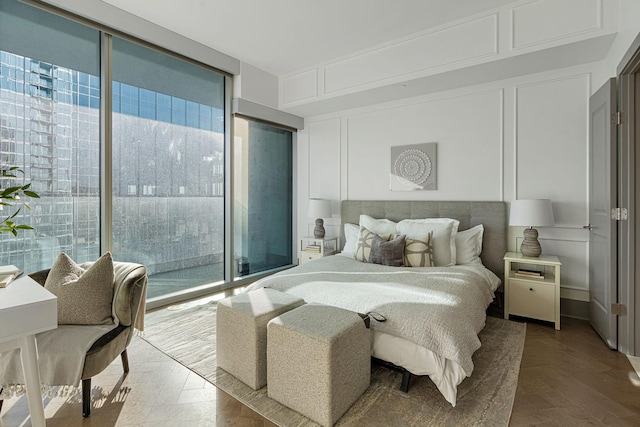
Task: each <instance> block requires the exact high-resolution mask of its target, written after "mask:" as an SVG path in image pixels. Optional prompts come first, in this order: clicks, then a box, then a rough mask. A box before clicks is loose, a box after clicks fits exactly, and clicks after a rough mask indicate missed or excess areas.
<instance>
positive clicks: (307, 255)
mask: <svg viewBox="0 0 640 427" xmlns="http://www.w3.org/2000/svg"><path fill="white" fill-rule="evenodd" d="M337 252H338V238H337V237H325V238H322V239H317V238H315V237H302V238H301V239H300V246H299V247H298V258H299V259H300V261H299V262H300V264H304V263H305V262H309V261H313V260H314V259H319V258H324V257H326V256H329V255H333V254H335V253H337Z"/></svg>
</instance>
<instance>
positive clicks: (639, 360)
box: [627, 355, 640, 388]
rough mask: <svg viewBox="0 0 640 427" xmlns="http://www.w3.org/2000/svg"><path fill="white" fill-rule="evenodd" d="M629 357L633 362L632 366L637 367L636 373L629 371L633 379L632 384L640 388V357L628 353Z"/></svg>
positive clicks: (630, 377)
mask: <svg viewBox="0 0 640 427" xmlns="http://www.w3.org/2000/svg"><path fill="white" fill-rule="evenodd" d="M627 357H628V358H629V362H631V366H633V369H635V373H634V372H629V381H631V384H633V385H634V386H635V387H638V388H640V357H638V356H629V355H627Z"/></svg>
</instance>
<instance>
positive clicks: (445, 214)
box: [340, 200, 507, 280]
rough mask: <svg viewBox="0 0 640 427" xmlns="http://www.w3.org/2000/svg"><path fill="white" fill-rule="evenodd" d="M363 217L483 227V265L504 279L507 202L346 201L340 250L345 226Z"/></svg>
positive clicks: (465, 227)
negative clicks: (450, 220)
mask: <svg viewBox="0 0 640 427" xmlns="http://www.w3.org/2000/svg"><path fill="white" fill-rule="evenodd" d="M360 214H366V215H369V216H371V217H373V218H378V219H381V218H387V219H390V220H392V221H396V222H397V221H400V220H402V219H420V218H453V219H457V220H458V221H460V225H459V227H458V229H459V230H466V229H468V228H471V227H474V226H476V225H478V224H482V225H483V226H484V236H483V240H482V254H481V258H482V262H483V264H484V265H485V266H486V267H487V268H488V269H489V270H491V271H493V272H494V273H495V274H496V275H497V276H498V277H500V279H501V280H502V279H504V277H503V276H504V274H503V273H504V263H503V257H504V254H505V252H506V251H507V207H506V203H505V202H463V201H461V202H458V201H454V202H441V201H422V200H421V201H384V200H344V201H342V207H341V215H342V227H341V229H340V242H341V243H340V245H341V247H342V246H344V224H347V223H351V224H358V223H359V221H360Z"/></svg>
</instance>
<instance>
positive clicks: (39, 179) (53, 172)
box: [0, 1, 100, 272]
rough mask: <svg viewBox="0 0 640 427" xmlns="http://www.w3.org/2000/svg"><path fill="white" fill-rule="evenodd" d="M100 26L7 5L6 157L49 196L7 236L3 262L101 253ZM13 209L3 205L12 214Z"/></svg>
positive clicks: (0, 13) (3, 28)
mask: <svg viewBox="0 0 640 427" xmlns="http://www.w3.org/2000/svg"><path fill="white" fill-rule="evenodd" d="M99 43H100V34H99V32H98V31H96V30H94V29H91V28H88V27H86V26H83V25H80V24H76V23H74V22H69V21H68V20H66V19H63V18H60V17H57V16H54V15H51V14H49V13H47V12H44V11H42V10H39V9H35V8H32V7H29V6H26V5H24V4H21V3H20V2H14V1H3V2H1V3H0V164H1V165H2V166H3V167H8V166H18V167H19V168H21V169H22V170H23V171H24V176H22V175H18V178H17V179H4V180H2V183H0V186H1V187H2V188H6V187H7V186H12V185H22V184H23V183H24V182H27V181H28V182H31V189H33V190H34V191H36V192H37V193H39V195H40V197H41V198H40V199H34V200H32V201H31V203H30V204H31V210H26V209H22V210H21V213H20V214H19V217H17V218H16V222H17V223H21V224H29V225H31V226H33V227H34V228H35V230H34V231H24V232H21V233H20V234H19V236H18V237H17V238H16V237H14V236H13V235H12V234H10V233H5V234H0V265H5V264H13V265H16V266H20V268H22V269H24V270H25V271H27V272H30V271H36V270H40V269H45V268H50V267H51V265H52V264H53V261H54V260H55V258H56V257H57V255H58V254H59V253H60V252H66V253H67V254H69V255H70V256H71V257H73V258H74V259H77V260H79V261H87V260H91V259H95V258H97V257H98V256H99V255H100V157H99V154H100V126H99V121H100V110H99V104H100V77H99V74H100V71H99V70H100V65H99V64H100V50H99ZM8 211H9V209H8V208H7V209H5V210H4V211H2V213H3V214H4V213H8Z"/></svg>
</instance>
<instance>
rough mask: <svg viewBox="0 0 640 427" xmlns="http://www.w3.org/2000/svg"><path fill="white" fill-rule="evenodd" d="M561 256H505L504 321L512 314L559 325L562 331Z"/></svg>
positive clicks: (509, 254) (558, 327)
mask: <svg viewBox="0 0 640 427" xmlns="http://www.w3.org/2000/svg"><path fill="white" fill-rule="evenodd" d="M561 265H562V263H561V262H560V259H559V258H558V257H557V256H553V255H540V256H539V257H537V258H534V257H527V256H524V255H522V254H521V253H519V252H507V253H506V254H505V256H504V318H505V319H509V315H511V314H513V315H516V316H522V317H529V318H531V319H538V320H545V321H547V322H553V323H555V327H556V329H558V330H559V329H560V266H561Z"/></svg>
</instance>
